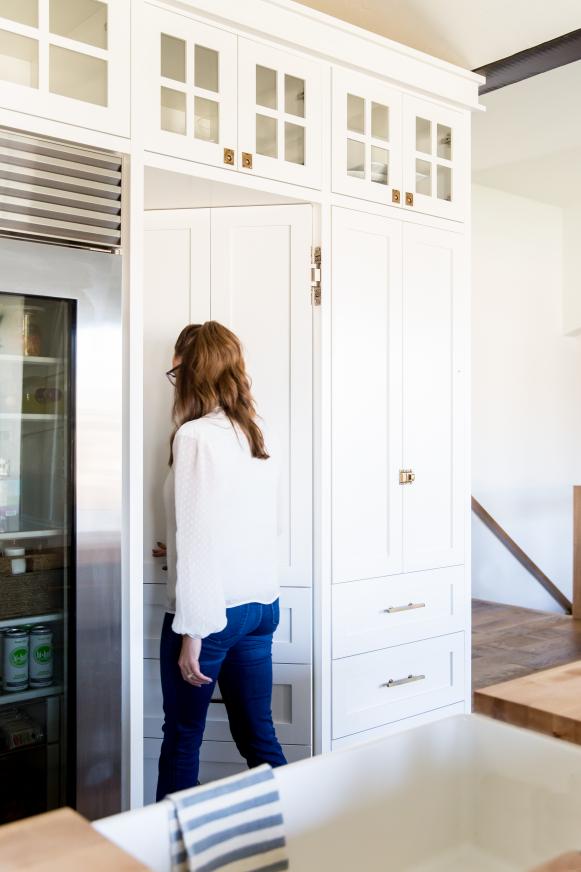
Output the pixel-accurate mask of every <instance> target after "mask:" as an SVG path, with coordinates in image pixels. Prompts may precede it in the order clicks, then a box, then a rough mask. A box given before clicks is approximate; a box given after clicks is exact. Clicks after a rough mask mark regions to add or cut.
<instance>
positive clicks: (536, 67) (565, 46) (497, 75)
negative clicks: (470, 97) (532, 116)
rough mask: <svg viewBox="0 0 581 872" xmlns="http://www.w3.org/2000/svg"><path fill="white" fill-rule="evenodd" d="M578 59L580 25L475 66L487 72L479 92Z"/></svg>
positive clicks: (521, 79) (536, 74) (485, 92)
mask: <svg viewBox="0 0 581 872" xmlns="http://www.w3.org/2000/svg"><path fill="white" fill-rule="evenodd" d="M579 60H581V29H579V30H573V31H572V32H571V33H565V34H564V35H563V36H557V37H556V38H555V39H550V40H549V41H548V42H542V43H541V44H540V45H535V46H533V47H532V48H526V49H524V51H519V52H517V53H516V54H513V55H510V57H508V58H502V60H499V61H493V62H492V63H491V64H485V65H484V66H483V67H478V69H476V70H474V72H475V73H480V75H482V76H486V82H485V84H484V85H481V86H480V88H479V93H480V94H488V93H489V92H490V91H496V90H498V88H504V87H505V86H506V85H514V84H515V83H516V82H522V81H523V79H530V77H531V76H538V75H539V73H546V72H548V71H549V70H554V69H556V68H557V67H563V66H565V64H571V63H573V62H574V61H579Z"/></svg>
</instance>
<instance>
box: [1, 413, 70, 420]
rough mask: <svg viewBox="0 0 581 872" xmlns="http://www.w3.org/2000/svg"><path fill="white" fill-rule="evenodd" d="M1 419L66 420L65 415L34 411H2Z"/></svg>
mask: <svg viewBox="0 0 581 872" xmlns="http://www.w3.org/2000/svg"><path fill="white" fill-rule="evenodd" d="M0 421H64V415H53V414H46V415H45V414H35V413H34V412H2V413H0Z"/></svg>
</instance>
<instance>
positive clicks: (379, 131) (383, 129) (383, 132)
mask: <svg viewBox="0 0 581 872" xmlns="http://www.w3.org/2000/svg"><path fill="white" fill-rule="evenodd" d="M371 135H372V136H373V138H374V139H385V140H386V142H387V140H388V139H389V109H388V107H387V106H383V105H382V104H381V103H372V104H371Z"/></svg>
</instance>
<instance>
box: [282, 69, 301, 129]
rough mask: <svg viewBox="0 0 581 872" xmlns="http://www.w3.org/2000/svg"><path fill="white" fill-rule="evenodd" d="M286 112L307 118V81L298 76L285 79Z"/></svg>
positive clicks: (286, 76)
mask: <svg viewBox="0 0 581 872" xmlns="http://www.w3.org/2000/svg"><path fill="white" fill-rule="evenodd" d="M284 111H285V112H286V113H287V114H288V115H296V116H298V118H304V117H305V80H304V79H297V77H296V76H288V75H285V77H284Z"/></svg>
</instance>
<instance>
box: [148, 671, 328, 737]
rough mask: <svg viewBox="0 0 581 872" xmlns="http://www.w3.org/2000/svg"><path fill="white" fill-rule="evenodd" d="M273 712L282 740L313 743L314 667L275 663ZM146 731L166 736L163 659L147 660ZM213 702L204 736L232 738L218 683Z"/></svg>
mask: <svg viewBox="0 0 581 872" xmlns="http://www.w3.org/2000/svg"><path fill="white" fill-rule="evenodd" d="M273 682H274V683H273V690H272V716H273V720H274V725H275V728H276V735H277V737H278V740H279V741H280V742H281V744H289V745H310V744H311V703H310V697H311V669H310V666H305V665H300V664H289V663H282V664H276V663H275V665H274V676H273ZM143 697H144V716H143V730H144V732H143V735H144V736H145V738H147V739H155V738H162V736H163V733H162V725H163V708H162V696H161V683H160V677H159V660H144V661H143ZM213 699H214V701H213V702H212V703H211V704H210V709H209V712H208V718H207V721H206V729H205V731H204V740H205V741H206V740H208V741H212V740H213V741H218V742H226V741H231V740H232V737H231V734H230V727H229V726H228V717H227V715H226V708H225V706H224V703H223V702H222V700H221V696H220V689H219V687H218V685H216V690H215V693H214V698H213Z"/></svg>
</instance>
